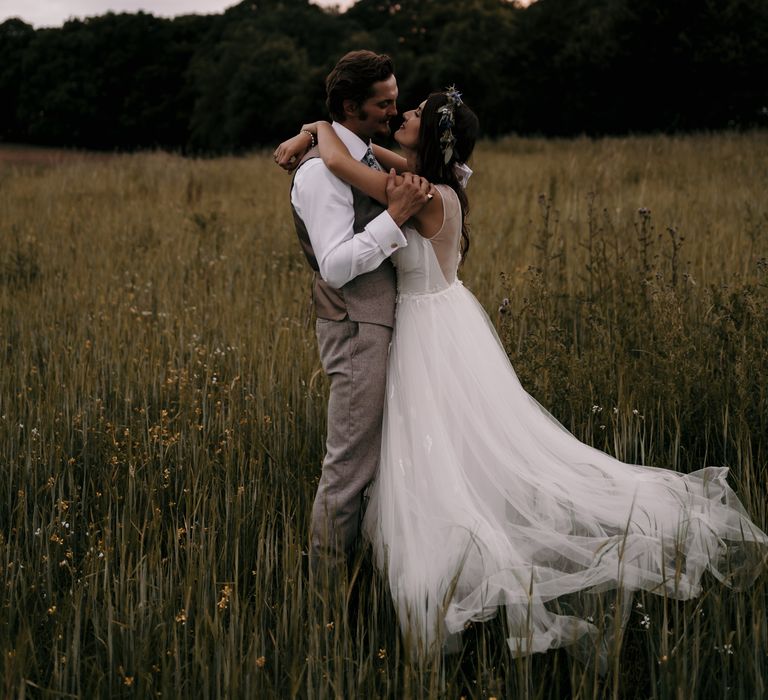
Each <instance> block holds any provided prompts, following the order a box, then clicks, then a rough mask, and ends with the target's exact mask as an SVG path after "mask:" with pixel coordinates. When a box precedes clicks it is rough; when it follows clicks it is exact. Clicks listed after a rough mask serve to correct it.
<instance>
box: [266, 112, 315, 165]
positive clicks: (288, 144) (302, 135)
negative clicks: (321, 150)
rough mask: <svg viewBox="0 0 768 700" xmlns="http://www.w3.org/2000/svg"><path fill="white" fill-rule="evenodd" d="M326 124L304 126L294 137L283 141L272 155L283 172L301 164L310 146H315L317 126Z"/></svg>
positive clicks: (312, 123)
mask: <svg viewBox="0 0 768 700" xmlns="http://www.w3.org/2000/svg"><path fill="white" fill-rule="evenodd" d="M327 123H328V122H322V121H318V122H311V123H309V124H304V125H303V126H302V127H301V131H300V132H299V133H298V134H296V136H294V137H292V138H290V139H288V140H287V141H283V142H282V143H281V144H280V145H279V146H278V147H277V148H276V149H275V152H274V153H273V154H272V157H273V159H274V161H275V163H277V165H279V166H280V167H281V168H282V169H283V170H287V171H288V172H291V171H292V170H295V169H296V167H297V166H298V165H299V163H300V162H301V158H302V156H303V155H304V154H305V153H306V152H307V151H308V150H309V149H310V148H312V146H316V145H317V125H318V124H327Z"/></svg>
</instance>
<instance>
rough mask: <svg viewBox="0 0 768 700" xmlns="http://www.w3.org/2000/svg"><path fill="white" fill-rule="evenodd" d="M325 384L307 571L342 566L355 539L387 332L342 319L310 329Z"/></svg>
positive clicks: (370, 469) (377, 431)
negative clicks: (322, 448)
mask: <svg viewBox="0 0 768 700" xmlns="http://www.w3.org/2000/svg"><path fill="white" fill-rule="evenodd" d="M316 332H317V341H318V346H319V349H320V359H321V361H322V364H323V369H324V370H325V373H326V374H327V375H328V377H329V378H330V380H331V391H330V398H329V400H328V435H327V439H326V455H325V459H324V460H323V472H322V475H321V477H320V484H319V486H318V489H317V495H316V496H315V503H314V506H313V508H312V525H311V527H312V532H311V538H312V542H311V549H310V567H311V568H312V570H313V571H314V572H317V571H318V567H319V566H320V565H321V564H324V565H328V566H331V567H335V566H338V565H341V564H343V563H344V562H345V561H346V557H347V555H348V554H349V553H350V550H351V548H352V546H353V544H354V542H355V538H356V537H357V533H358V527H359V523H360V508H361V505H362V495H363V491H364V490H365V488H366V486H368V484H369V483H370V482H371V480H372V479H373V477H374V476H375V474H376V469H377V467H378V464H379V454H380V450H381V424H382V418H383V411H384V392H385V390H386V370H387V353H388V350H389V342H390V340H391V338H392V329H391V328H387V327H386V326H380V325H377V324H375V323H358V322H356V321H350V320H348V319H345V320H343V321H327V320H324V319H318V320H317V324H316Z"/></svg>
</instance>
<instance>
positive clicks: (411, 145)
mask: <svg viewBox="0 0 768 700" xmlns="http://www.w3.org/2000/svg"><path fill="white" fill-rule="evenodd" d="M426 103H427V101H426V100H424V102H422V103H421V104H420V105H419V106H418V107H417V108H416V109H411V110H409V111H408V112H405V114H403V123H402V126H401V127H400V128H399V129H398V130H397V131H396V132H395V141H397V142H398V143H399V144H400V145H401V146H402V147H403V148H408V149H410V150H412V151H415V150H416V147H417V146H418V145H419V125H420V124H421V110H422V109H424V105H425V104H426Z"/></svg>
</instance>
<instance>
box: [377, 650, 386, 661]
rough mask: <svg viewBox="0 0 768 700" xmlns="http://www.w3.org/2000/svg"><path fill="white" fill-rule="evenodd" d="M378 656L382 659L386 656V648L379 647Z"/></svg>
mask: <svg viewBox="0 0 768 700" xmlns="http://www.w3.org/2000/svg"><path fill="white" fill-rule="evenodd" d="M379 658H380V659H381V660H382V661H383V660H384V659H386V658H387V650H386V649H379Z"/></svg>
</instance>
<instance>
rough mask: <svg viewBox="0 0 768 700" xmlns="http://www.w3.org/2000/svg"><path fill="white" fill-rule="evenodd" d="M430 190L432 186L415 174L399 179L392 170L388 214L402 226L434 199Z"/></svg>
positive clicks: (388, 193)
mask: <svg viewBox="0 0 768 700" xmlns="http://www.w3.org/2000/svg"><path fill="white" fill-rule="evenodd" d="M430 189H431V185H430V184H429V182H428V181H427V180H425V179H424V178H423V177H419V176H418V175H414V174H413V173H404V174H403V175H402V177H398V176H397V175H395V170H394V168H392V169H391V170H390V171H389V177H388V180H387V202H388V206H387V213H388V214H389V215H390V216H391V217H392V220H393V221H394V222H395V223H396V224H397V225H398V226H402V225H403V224H404V223H405V222H406V221H408V219H410V218H411V217H412V216H414V215H415V214H417V213H418V212H420V211H421V209H422V207H423V206H424V205H425V204H426V203H427V202H428V201H429V200H430V199H431V198H432V195H431V194H430Z"/></svg>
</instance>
